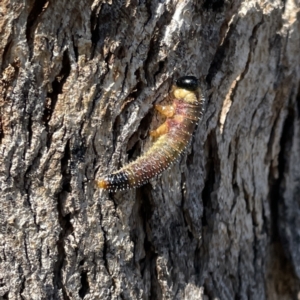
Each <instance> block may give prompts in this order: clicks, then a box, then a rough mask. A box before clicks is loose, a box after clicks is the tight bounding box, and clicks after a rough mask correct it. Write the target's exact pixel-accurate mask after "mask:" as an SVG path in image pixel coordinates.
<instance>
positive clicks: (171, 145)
mask: <svg viewBox="0 0 300 300" xmlns="http://www.w3.org/2000/svg"><path fill="white" fill-rule="evenodd" d="M172 94H173V99H174V102H173V109H174V108H175V114H174V115H173V116H172V117H170V118H167V120H166V125H167V128H168V131H167V132H166V133H165V134H163V135H161V136H159V137H158V138H157V140H156V141H155V142H154V144H153V145H152V147H151V148H150V149H149V150H148V151H147V152H146V153H145V154H144V155H142V156H140V157H139V158H137V159H136V160H135V161H133V162H131V163H129V164H128V165H127V166H125V167H123V168H121V169H120V170H119V171H117V172H114V173H112V174H109V175H107V176H105V177H104V178H102V179H101V180H99V181H97V185H98V187H100V188H103V189H107V190H109V191H111V192H114V191H117V190H125V189H129V188H135V187H139V186H141V185H143V184H145V183H146V182H148V181H149V180H150V179H151V178H153V177H154V176H156V175H158V174H160V173H162V172H163V171H164V170H166V169H167V168H168V167H169V166H170V165H171V164H172V163H174V162H175V161H176V160H178V158H179V156H180V154H181V153H182V152H183V151H184V150H185V149H186V147H187V145H188V143H189V141H190V138H191V135H192V133H193V131H194V129H195V126H196V124H197V122H198V120H199V119H200V117H201V116H202V112H203V104H204V98H203V96H202V93H201V91H200V88H199V84H198V80H197V79H196V78H195V77H193V76H184V77H181V78H179V79H178V80H177V82H176V84H175V85H174V86H173V90H172Z"/></svg>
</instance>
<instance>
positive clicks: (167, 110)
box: [154, 105, 175, 118]
mask: <svg viewBox="0 0 300 300" xmlns="http://www.w3.org/2000/svg"><path fill="white" fill-rule="evenodd" d="M154 108H155V109H156V110H158V111H159V112H160V113H161V114H162V115H163V116H165V117H167V118H171V117H173V116H174V114H175V107H174V105H155V106H154Z"/></svg>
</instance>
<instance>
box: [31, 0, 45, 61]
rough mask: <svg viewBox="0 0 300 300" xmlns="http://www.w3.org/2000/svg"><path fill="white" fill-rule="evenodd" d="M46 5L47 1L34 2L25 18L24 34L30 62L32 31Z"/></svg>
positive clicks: (32, 40) (32, 41) (37, 0)
mask: <svg viewBox="0 0 300 300" xmlns="http://www.w3.org/2000/svg"><path fill="white" fill-rule="evenodd" d="M48 3H49V0H36V1H35V2H34V4H33V6H32V9H31V11H30V13H29V15H28V18H27V24H26V31H25V34H26V39H27V44H28V48H29V60H31V58H32V55H33V43H34V34H35V32H34V31H35V29H36V27H37V25H38V21H39V18H40V17H41V16H42V14H43V13H44V12H45V10H46V9H47V6H48Z"/></svg>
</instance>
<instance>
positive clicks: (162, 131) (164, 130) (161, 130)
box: [149, 122, 169, 137]
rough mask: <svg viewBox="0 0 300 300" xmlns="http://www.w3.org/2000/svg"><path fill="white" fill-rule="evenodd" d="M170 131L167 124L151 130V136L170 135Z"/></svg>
mask: <svg viewBox="0 0 300 300" xmlns="http://www.w3.org/2000/svg"><path fill="white" fill-rule="evenodd" d="M168 131H169V126H168V124H167V122H165V123H163V124H162V125H160V126H159V127H158V128H156V129H155V130H150V132H149V134H150V136H152V137H159V136H161V135H163V134H166V133H168Z"/></svg>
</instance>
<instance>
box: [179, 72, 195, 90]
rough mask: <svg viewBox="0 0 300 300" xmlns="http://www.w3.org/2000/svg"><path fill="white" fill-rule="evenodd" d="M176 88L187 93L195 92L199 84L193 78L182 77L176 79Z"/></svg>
mask: <svg viewBox="0 0 300 300" xmlns="http://www.w3.org/2000/svg"><path fill="white" fill-rule="evenodd" d="M176 86H177V87H179V88H182V89H186V90H189V91H196V89H197V88H198V87H199V82H198V79H197V78H196V77H195V76H182V77H180V78H178V79H177V81H176Z"/></svg>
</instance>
